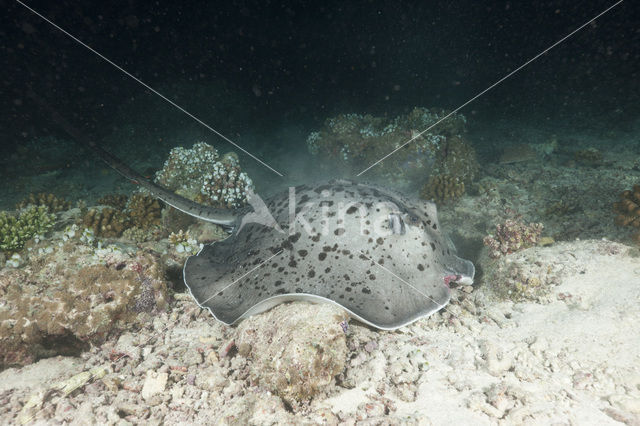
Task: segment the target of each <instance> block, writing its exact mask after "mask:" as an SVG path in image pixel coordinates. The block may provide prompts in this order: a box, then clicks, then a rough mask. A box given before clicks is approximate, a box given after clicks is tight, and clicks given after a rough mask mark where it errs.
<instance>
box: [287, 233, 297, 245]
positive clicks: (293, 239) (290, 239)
mask: <svg viewBox="0 0 640 426" xmlns="http://www.w3.org/2000/svg"><path fill="white" fill-rule="evenodd" d="M299 239H300V233H299V232H296V233H295V234H293V235H290V236H289V238H288V240H289V242H291V243H295V242H297V241H298V240H299Z"/></svg>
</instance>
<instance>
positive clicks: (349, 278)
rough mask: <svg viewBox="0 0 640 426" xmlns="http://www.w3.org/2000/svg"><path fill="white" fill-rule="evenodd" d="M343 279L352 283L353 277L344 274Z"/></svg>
mask: <svg viewBox="0 0 640 426" xmlns="http://www.w3.org/2000/svg"><path fill="white" fill-rule="evenodd" d="M342 277H343V278H344V280H345V281H351V277H349V275H347V274H344V275H343V276H342Z"/></svg>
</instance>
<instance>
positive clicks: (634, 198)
mask: <svg viewBox="0 0 640 426" xmlns="http://www.w3.org/2000/svg"><path fill="white" fill-rule="evenodd" d="M613 210H614V211H615V212H616V213H617V214H618V215H617V216H616V219H615V222H616V225H619V226H630V227H632V228H635V229H636V232H635V233H634V234H633V236H632V238H633V240H634V241H635V242H637V243H640V185H634V186H633V188H632V189H631V190H626V191H624V192H622V194H620V201H618V202H616V203H614V204H613Z"/></svg>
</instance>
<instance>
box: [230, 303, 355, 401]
mask: <svg viewBox="0 0 640 426" xmlns="http://www.w3.org/2000/svg"><path fill="white" fill-rule="evenodd" d="M346 321H347V316H346V314H345V312H344V311H342V310H341V309H339V308H336V307H334V306H332V305H329V304H318V305H315V304H314V305H310V304H306V303H292V304H283V305H279V306H276V307H275V308H273V309H271V310H270V311H267V312H265V313H263V314H261V315H257V316H253V317H250V318H248V319H246V320H244V321H242V322H241V323H240V325H239V326H238V331H237V336H236V339H235V344H236V346H237V348H238V354H239V355H242V356H243V357H247V358H249V359H251V360H252V362H251V364H250V369H251V371H250V377H251V378H252V380H254V381H256V382H258V383H260V384H261V386H263V387H265V388H267V389H269V390H270V391H272V392H274V393H275V394H277V395H278V396H280V397H281V398H282V399H284V400H285V401H286V402H287V403H288V404H290V405H291V406H293V407H296V406H298V405H299V404H300V403H302V402H306V401H308V400H309V399H311V398H312V397H313V396H314V395H316V394H318V393H319V392H321V391H322V390H323V389H324V388H326V387H327V386H328V385H329V384H330V383H331V382H332V381H333V380H334V377H335V376H337V375H338V374H340V373H341V372H342V371H343V370H344V368H345V363H346V356H347V344H346V337H345V332H344V330H345V329H346V324H347V322H346ZM341 323H342V325H341ZM343 327H344V328H343Z"/></svg>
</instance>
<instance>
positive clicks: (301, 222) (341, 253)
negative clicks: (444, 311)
mask: <svg viewBox="0 0 640 426" xmlns="http://www.w3.org/2000/svg"><path fill="white" fill-rule="evenodd" d="M265 204H266V208H267V209H268V211H269V212H271V214H272V215H273V218H274V219H275V222H276V223H277V224H278V225H279V226H275V224H271V225H269V226H267V225H264V224H262V223H248V224H244V226H242V227H241V228H240V227H236V229H237V231H236V230H234V231H233V233H232V234H231V236H230V237H229V238H227V239H226V240H224V241H220V242H216V243H214V244H211V245H207V246H205V247H204V248H203V249H202V250H201V251H200V253H198V255H197V256H192V257H190V258H189V259H188V260H187V262H186V264H185V266H184V280H185V283H186V285H187V286H188V287H189V289H190V291H191V294H192V295H193V296H194V298H195V299H196V301H198V303H199V304H200V305H201V306H203V307H206V308H208V309H209V310H210V311H211V313H212V314H213V315H214V316H215V317H216V318H217V319H218V320H220V321H223V322H225V323H227V324H232V323H234V322H236V321H238V320H239V319H241V318H244V317H247V316H249V315H253V314H256V313H258V312H262V311H264V310H266V309H269V308H271V307H273V306H275V305H277V304H279V303H282V302H285V301H291V300H311V301H323V302H330V303H335V304H338V305H340V306H342V307H343V308H345V309H346V310H347V311H349V313H350V314H351V315H352V316H353V317H355V318H357V319H358V320H360V321H362V322H364V323H367V324H369V325H371V326H373V327H377V328H380V329H395V328H399V327H402V326H404V325H406V324H409V323H411V322H413V321H415V320H417V319H419V318H421V317H424V316H428V315H430V314H432V313H434V312H436V311H438V310H440V309H441V308H442V307H444V306H445V305H446V304H447V302H448V301H449V298H450V290H449V287H448V285H447V284H448V282H449V281H450V280H455V281H463V282H471V281H472V280H473V275H474V267H473V264H472V263H471V262H469V261H467V260H464V259H461V258H459V257H457V256H456V255H455V253H454V249H453V246H452V245H451V244H449V243H448V241H449V240H448V239H447V238H446V237H445V236H444V235H443V233H442V230H441V229H440V224H439V223H438V218H437V214H436V207H435V205H434V204H433V203H431V202H427V201H415V202H412V201H410V200H408V199H405V198H404V197H401V196H399V195H397V194H395V193H393V192H391V191H388V190H385V189H382V188H380V187H376V186H372V185H366V184H360V183H355V182H350V181H331V182H328V183H321V184H318V185H314V186H306V185H302V186H298V187H295V188H292V190H290V191H288V192H285V193H282V194H279V195H276V196H274V197H271V198H270V199H268V200H267V201H266V203H265ZM291 205H294V206H295V207H294V208H293V209H290V206H291Z"/></svg>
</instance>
